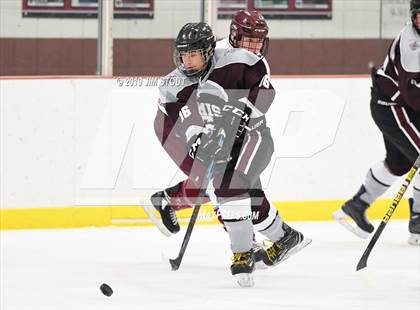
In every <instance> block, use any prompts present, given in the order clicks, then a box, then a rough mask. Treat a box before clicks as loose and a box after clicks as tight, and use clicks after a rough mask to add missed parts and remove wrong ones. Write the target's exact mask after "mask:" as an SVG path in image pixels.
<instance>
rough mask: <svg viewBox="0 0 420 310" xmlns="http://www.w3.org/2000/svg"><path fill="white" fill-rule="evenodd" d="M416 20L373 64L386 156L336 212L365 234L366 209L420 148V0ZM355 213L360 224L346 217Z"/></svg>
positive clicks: (416, 199) (419, 237)
mask: <svg viewBox="0 0 420 310" xmlns="http://www.w3.org/2000/svg"><path fill="white" fill-rule="evenodd" d="M410 13H411V21H410V23H409V24H408V25H406V26H405V27H404V28H403V29H402V31H401V32H400V34H399V35H398V36H397V38H396V39H395V40H394V41H393V42H392V44H391V46H390V48H389V50H388V54H387V56H386V59H385V62H384V64H383V66H382V67H381V68H379V69H378V70H376V69H373V70H372V87H371V102H370V106H371V113H372V117H373V120H374V121H375V123H376V125H377V126H378V128H379V129H380V130H381V132H382V134H383V139H384V142H385V149H386V156H385V160H383V161H380V162H378V163H376V164H375V165H373V166H372V167H371V168H370V169H369V171H368V173H367V175H366V179H365V181H364V183H363V184H362V186H361V187H360V189H359V191H358V192H357V193H356V194H355V195H354V196H353V198H351V199H350V200H348V201H347V202H346V203H345V204H344V205H343V206H342V207H341V210H339V211H337V212H335V213H334V218H335V219H336V220H337V221H339V222H340V223H341V224H343V225H344V226H345V227H346V228H348V229H349V230H351V231H352V232H354V233H355V234H356V235H358V236H360V237H364V238H366V237H367V236H368V235H369V233H372V232H373V230H374V227H373V225H372V224H371V223H370V222H369V221H368V219H367V217H366V215H365V212H366V210H367V209H368V208H369V207H370V205H371V204H372V203H373V202H374V201H375V200H376V199H377V198H378V197H379V196H381V195H382V194H383V193H384V192H385V191H386V190H387V189H388V188H389V187H390V186H391V185H392V184H393V183H394V181H395V180H397V179H398V177H400V176H402V175H404V174H406V173H407V172H408V171H409V170H410V168H411V166H412V165H413V163H414V161H415V160H416V158H417V157H418V155H419V151H420V133H419V132H420V30H419V28H420V0H411V1H410ZM409 206H410V220H409V225H408V229H409V232H410V237H409V240H408V242H409V243H410V244H413V245H420V178H419V176H418V175H417V176H416V178H415V181H414V189H413V198H410V199H409ZM346 217H350V218H351V219H352V220H353V221H354V223H355V224H356V225H355V226H353V225H351V224H349V223H348V222H346V221H345V218H346Z"/></svg>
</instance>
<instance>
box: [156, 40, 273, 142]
mask: <svg viewBox="0 0 420 310" xmlns="http://www.w3.org/2000/svg"><path fill="white" fill-rule="evenodd" d="M175 78H178V79H180V80H181V79H182V80H183V83H182V85H175V86H173V85H170V84H169V83H162V84H163V85H162V86H161V87H160V88H159V92H160V99H159V109H160V111H162V113H164V114H166V116H167V117H168V118H170V119H171V120H172V125H174V128H173V130H176V131H177V132H178V135H183V134H184V135H185V136H184V138H185V139H186V140H189V138H191V137H192V136H193V135H195V134H197V132H198V131H199V130H201V129H202V128H203V127H206V126H207V127H209V126H208V125H210V127H211V124H212V123H213V122H214V120H215V118H218V117H222V115H223V114H224V113H231V112H232V110H233V109H234V107H232V105H231V102H232V101H236V102H238V101H240V102H242V103H243V106H246V107H247V108H248V110H249V111H250V113H249V114H250V121H249V123H248V126H247V131H248V132H252V131H258V130H263V129H264V128H265V127H266V120H265V113H266V112H267V111H268V109H269V107H270V106H271V104H272V102H273V100H274V96H275V91H274V88H273V86H272V85H271V83H270V70H269V66H268V64H267V61H266V60H265V58H261V57H259V56H256V55H254V54H253V53H251V52H248V51H247V50H245V49H234V48H226V49H223V48H218V49H216V51H215V55H214V56H213V61H212V63H211V67H210V68H209V69H208V71H207V74H205V76H204V77H203V78H200V79H196V78H185V77H183V76H182V74H181V73H179V72H178V71H177V70H175V71H173V72H171V73H170V74H169V75H168V76H167V77H165V78H164V80H170V79H175ZM180 84H181V83H180ZM202 94H211V95H213V96H217V97H218V98H220V99H221V100H219V101H218V102H198V101H197V100H196V98H197V97H198V96H201V95H202ZM200 128H201V129H200Z"/></svg>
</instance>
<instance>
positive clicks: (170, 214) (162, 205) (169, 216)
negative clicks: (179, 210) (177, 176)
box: [143, 185, 180, 237]
mask: <svg viewBox="0 0 420 310" xmlns="http://www.w3.org/2000/svg"><path fill="white" fill-rule="evenodd" d="M177 186H178V185H176V186H174V187H170V188H167V189H165V190H163V191H159V192H157V193H154V194H153V195H152V197H151V198H150V201H151V202H152V205H153V207H151V206H144V207H143V208H144V210H145V211H146V213H147V215H148V216H149V218H150V219H151V220H152V221H153V223H155V224H156V226H157V228H158V229H159V230H160V231H161V232H162V233H163V234H164V235H165V236H167V237H170V236H171V235H172V234H176V233H177V232H179V230H180V227H179V223H178V219H177V217H176V213H175V210H174V209H173V208H172V207H171V205H170V201H171V200H170V197H169V195H168V193H170V192H171V191H172V190H177V188H176V187H177ZM155 211H157V212H158V213H159V215H160V218H158V217H157V216H156V212H155Z"/></svg>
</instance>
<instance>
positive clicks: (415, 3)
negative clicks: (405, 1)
mask: <svg viewBox="0 0 420 310" xmlns="http://www.w3.org/2000/svg"><path fill="white" fill-rule="evenodd" d="M410 13H411V22H412V23H413V27H414V29H415V30H416V31H417V33H418V34H419V35H420V25H419V24H418V23H417V14H420V0H411V1H410Z"/></svg>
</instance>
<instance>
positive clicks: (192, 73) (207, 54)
mask: <svg viewBox="0 0 420 310" xmlns="http://www.w3.org/2000/svg"><path fill="white" fill-rule="evenodd" d="M193 52H197V53H199V54H200V55H201V56H202V57H203V60H204V64H203V66H202V68H199V69H188V68H187V67H186V66H185V64H184V62H183V60H182V55H183V54H184V53H193ZM213 54H214V47H213V46H212V45H210V46H208V47H207V48H200V49H193V48H192V49H190V48H181V49H179V48H175V50H174V53H173V60H174V63H175V66H176V67H177V68H178V70H179V71H181V72H182V74H184V75H185V76H187V77H199V76H201V74H202V73H203V72H204V70H205V69H206V68H207V66H208V64H209V62H210V60H211V57H212V56H213Z"/></svg>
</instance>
